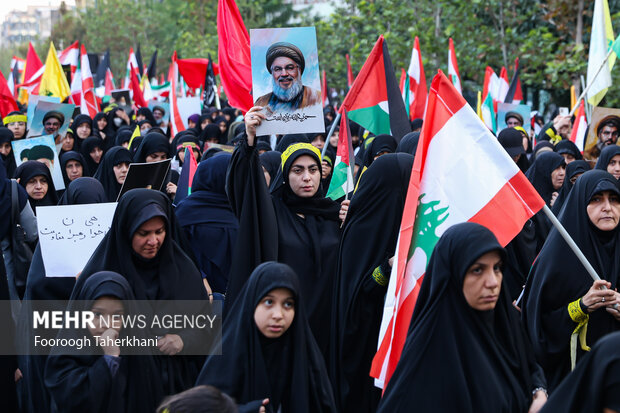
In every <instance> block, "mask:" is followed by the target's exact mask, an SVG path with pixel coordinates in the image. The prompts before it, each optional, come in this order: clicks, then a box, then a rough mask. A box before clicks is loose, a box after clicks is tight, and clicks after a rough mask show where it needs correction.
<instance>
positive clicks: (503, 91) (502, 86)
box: [496, 66, 510, 102]
mask: <svg viewBox="0 0 620 413" xmlns="http://www.w3.org/2000/svg"><path fill="white" fill-rule="evenodd" d="M509 88H510V85H509V84H508V72H507V71H506V68H505V67H504V66H502V70H501V72H499V87H498V91H497V99H496V100H497V101H498V102H503V101H505V100H506V95H507V94H508V89H509Z"/></svg>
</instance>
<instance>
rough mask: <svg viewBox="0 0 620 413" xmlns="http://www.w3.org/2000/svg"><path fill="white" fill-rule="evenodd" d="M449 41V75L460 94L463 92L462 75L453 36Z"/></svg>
mask: <svg viewBox="0 0 620 413" xmlns="http://www.w3.org/2000/svg"><path fill="white" fill-rule="evenodd" d="M448 43H449V48H448V76H450V80H452V84H453V85H454V88H455V89H456V90H457V91H458V92H459V93H460V94H463V88H461V75H459V65H458V63H457V62H456V52H455V51H454V42H453V41H452V37H451V38H450V40H449V42H448Z"/></svg>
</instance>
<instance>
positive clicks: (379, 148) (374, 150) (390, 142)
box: [364, 135, 398, 167]
mask: <svg viewBox="0 0 620 413" xmlns="http://www.w3.org/2000/svg"><path fill="white" fill-rule="evenodd" d="M397 145H398V144H397V143H396V139H394V137H393V136H392V135H377V136H375V138H374V139H373V140H372V142H370V144H369V145H368V146H367V147H366V149H365V151H364V166H366V167H369V166H370V165H371V164H372V163H373V161H374V160H375V156H377V155H379V154H380V153H381V152H388V153H394V152H395V151H396V147H397Z"/></svg>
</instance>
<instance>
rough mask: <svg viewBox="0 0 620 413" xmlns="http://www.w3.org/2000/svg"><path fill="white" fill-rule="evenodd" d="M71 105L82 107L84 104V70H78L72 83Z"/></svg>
mask: <svg viewBox="0 0 620 413" xmlns="http://www.w3.org/2000/svg"><path fill="white" fill-rule="evenodd" d="M69 103H73V104H74V105H76V106H80V104H81V103H82V69H81V68H80V67H78V68H77V70H76V71H75V73H74V74H73V80H72V81H71V86H70V94H69Z"/></svg>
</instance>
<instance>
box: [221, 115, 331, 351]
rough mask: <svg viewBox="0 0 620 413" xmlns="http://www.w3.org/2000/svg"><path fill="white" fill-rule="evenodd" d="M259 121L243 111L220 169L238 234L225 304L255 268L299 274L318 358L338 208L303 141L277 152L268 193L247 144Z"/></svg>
mask: <svg viewBox="0 0 620 413" xmlns="http://www.w3.org/2000/svg"><path fill="white" fill-rule="evenodd" d="M263 118H264V115H263V114H262V113H261V112H260V107H256V106H255V107H254V108H252V109H250V111H248V113H247V114H246V116H245V121H246V132H247V139H243V140H242V142H241V143H240V144H239V146H237V148H236V150H235V152H234V153H233V157H232V160H231V163H230V166H229V168H228V177H227V191H226V192H227V194H228V199H229V201H230V204H231V206H232V209H233V212H234V213H235V215H237V217H238V218H239V235H238V238H237V244H236V249H235V251H236V252H235V254H236V255H235V257H236V259H235V260H233V265H232V267H231V271H230V274H231V278H230V279H229V286H228V291H227V300H228V304H227V305H229V304H232V302H231V300H234V299H235V297H236V295H237V294H238V293H239V290H240V289H241V287H242V286H243V284H244V283H245V281H246V280H247V278H248V276H249V274H250V273H251V272H252V270H254V268H255V267H256V266H257V265H258V264H260V263H262V262H265V261H273V260H277V261H279V262H283V263H285V264H288V265H290V266H291V267H292V268H293V270H295V272H296V273H297V274H298V275H299V281H300V283H301V291H302V293H303V295H304V297H305V303H306V310H307V312H308V319H309V321H310V328H311V329H312V332H313V334H314V337H315V338H316V340H317V343H318V345H319V348H320V349H321V352H322V353H323V354H324V355H325V354H327V349H328V347H329V335H330V334H331V333H330V331H329V329H328V328H326V325H329V321H328V320H329V318H330V316H331V305H332V294H333V280H334V274H335V273H336V266H337V263H338V245H339V244H340V219H339V211H340V205H339V204H338V203H337V202H335V201H333V200H331V199H329V198H325V197H324V195H323V188H321V184H320V183H321V154H320V152H319V150H318V149H317V148H315V147H314V146H312V145H310V144H309V143H305V142H298V143H294V144H292V145H290V146H288V148H287V149H286V150H285V151H284V152H283V153H282V157H281V158H282V160H281V166H280V170H279V172H278V175H277V176H276V178H275V179H273V180H272V182H271V194H270V193H269V190H268V189H267V185H266V184H265V177H264V173H263V170H262V167H261V163H260V161H259V157H258V151H257V150H256V147H255V146H254V143H255V137H256V126H257V125H258V124H259V123H260V122H261V121H262V119H263ZM326 323H327V324H326Z"/></svg>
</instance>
